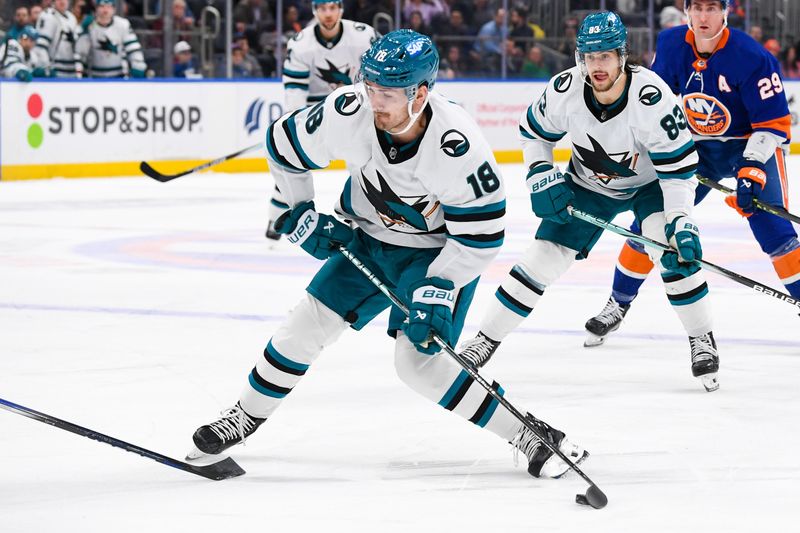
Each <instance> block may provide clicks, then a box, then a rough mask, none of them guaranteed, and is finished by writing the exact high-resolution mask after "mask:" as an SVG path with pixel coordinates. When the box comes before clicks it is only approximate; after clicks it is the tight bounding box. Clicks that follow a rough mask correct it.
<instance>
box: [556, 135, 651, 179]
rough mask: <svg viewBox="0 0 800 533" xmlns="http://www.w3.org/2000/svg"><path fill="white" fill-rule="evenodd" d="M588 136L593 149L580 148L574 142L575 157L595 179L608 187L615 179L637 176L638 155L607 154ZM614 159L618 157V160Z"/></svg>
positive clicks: (625, 153) (626, 153)
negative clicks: (634, 169) (635, 170)
mask: <svg viewBox="0 0 800 533" xmlns="http://www.w3.org/2000/svg"><path fill="white" fill-rule="evenodd" d="M586 136H587V137H588V138H589V142H591V143H592V149H591V150H590V149H588V148H584V147H582V146H578V145H577V144H575V143H574V142H573V143H572V146H574V147H575V156H574V157H575V158H576V159H577V160H578V162H579V163H580V164H581V165H583V166H584V167H585V168H587V169H589V170H591V171H592V172H594V178H595V179H598V180H600V181H602V182H603V183H604V184H606V185H608V183H609V182H610V181H611V180H613V179H615V178H630V177H631V176H635V175H636V172H634V171H633V168H635V167H636V160H637V159H638V154H636V155H634V156H633V157H631V156H630V152H627V151H626V152H620V153H616V154H609V153H606V150H605V148H603V146H602V145H601V144H600V143H599V142H597V140H595V139H594V138H593V137H592V136H591V135H588V134H587V135H586ZM613 157H616V159H614V158H613Z"/></svg>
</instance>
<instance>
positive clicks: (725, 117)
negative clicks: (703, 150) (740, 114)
mask: <svg viewBox="0 0 800 533" xmlns="http://www.w3.org/2000/svg"><path fill="white" fill-rule="evenodd" d="M683 107H684V109H685V110H686V121H687V122H688V123H689V126H690V127H691V128H692V131H694V132H695V133H698V134H699V135H722V134H724V133H725V132H726V131H728V128H729V127H730V125H731V113H730V111H728V108H727V107H725V104H723V103H722V102H720V101H719V100H717V99H716V98H714V97H713V96H711V95H708V94H703V93H689V94H687V95H686V96H684V97H683Z"/></svg>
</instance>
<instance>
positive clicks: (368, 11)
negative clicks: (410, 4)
mask: <svg viewBox="0 0 800 533" xmlns="http://www.w3.org/2000/svg"><path fill="white" fill-rule="evenodd" d="M385 3H386V2H376V1H375V0H355V1H353V2H350V3H348V2H345V8H344V12H345V13H347V18H348V19H350V20H352V21H355V22H363V23H364V24H369V25H370V26H372V25H374V23H375V15H377V14H378V13H386V14H387V15H390V16H392V14H393V13H394V9H388V8H387V7H386V6H385V5H381V4H385Z"/></svg>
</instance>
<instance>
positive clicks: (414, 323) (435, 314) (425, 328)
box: [403, 278, 456, 355]
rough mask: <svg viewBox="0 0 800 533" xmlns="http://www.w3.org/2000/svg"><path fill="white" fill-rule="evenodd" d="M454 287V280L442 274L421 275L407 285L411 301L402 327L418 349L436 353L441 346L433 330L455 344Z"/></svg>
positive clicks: (446, 340)
mask: <svg viewBox="0 0 800 533" xmlns="http://www.w3.org/2000/svg"><path fill="white" fill-rule="evenodd" d="M454 288H455V286H454V285H453V282H452V281H450V280H446V279H442V278H425V279H421V280H419V281H417V282H416V283H412V284H411V285H410V286H409V287H408V297H409V300H411V305H410V306H409V307H408V321H407V322H405V323H404V324H403V331H404V332H405V334H406V337H408V340H410V341H411V342H412V343H413V344H414V347H415V348H416V349H417V351H418V352H422V353H424V354H427V355H434V354H435V353H436V352H438V351H439V350H441V347H440V346H439V345H438V344H437V343H436V342H435V341H434V340H433V334H434V333H436V334H438V335H439V336H440V337H441V338H442V339H443V340H444V341H445V342H447V344H449V345H451V346H452V344H453V307H454V305H455V302H456V298H455V291H454V290H453V289H454Z"/></svg>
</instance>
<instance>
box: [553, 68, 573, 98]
mask: <svg viewBox="0 0 800 533" xmlns="http://www.w3.org/2000/svg"><path fill="white" fill-rule="evenodd" d="M570 85H572V72H564V73H563V74H561V75H559V76H558V77H557V78H556V81H554V82H553V89H555V90H556V92H557V93H565V92H567V91H568V90H569V87H570Z"/></svg>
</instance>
